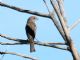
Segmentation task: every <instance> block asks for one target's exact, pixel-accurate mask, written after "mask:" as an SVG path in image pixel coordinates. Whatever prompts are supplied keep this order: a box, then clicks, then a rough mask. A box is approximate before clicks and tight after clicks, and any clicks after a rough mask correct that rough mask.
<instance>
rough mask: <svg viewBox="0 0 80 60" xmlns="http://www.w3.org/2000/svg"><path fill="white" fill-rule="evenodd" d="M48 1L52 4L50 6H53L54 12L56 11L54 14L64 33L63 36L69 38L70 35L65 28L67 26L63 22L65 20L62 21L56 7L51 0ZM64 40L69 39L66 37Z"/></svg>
mask: <svg viewBox="0 0 80 60" xmlns="http://www.w3.org/2000/svg"><path fill="white" fill-rule="evenodd" d="M50 2H51V4H52V6H53V8H54V10H55V12H56V14H57V16H58V19H59V21H60V24H61V26H62V29H63V32H64V34H65V37H66V38H70V36H69V31H68V29H67V27H66V24H65V22H64V19H63V17H62V16H61V14H60V12H59V11H58V9H57V8H56V6H55V4H54V2H53V0H50ZM66 40H69V39H66Z"/></svg>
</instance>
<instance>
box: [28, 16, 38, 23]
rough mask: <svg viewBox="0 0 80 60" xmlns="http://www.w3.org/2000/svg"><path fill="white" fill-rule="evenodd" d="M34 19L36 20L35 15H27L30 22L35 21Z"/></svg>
mask: <svg viewBox="0 0 80 60" xmlns="http://www.w3.org/2000/svg"><path fill="white" fill-rule="evenodd" d="M36 20H38V18H37V17H36V16H31V17H29V21H31V22H35V21H36Z"/></svg>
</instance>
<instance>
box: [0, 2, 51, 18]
mask: <svg viewBox="0 0 80 60" xmlns="http://www.w3.org/2000/svg"><path fill="white" fill-rule="evenodd" d="M0 6H3V7H7V8H10V9H13V10H16V11H19V12H23V13H29V14H33V15H37V16H42V17H47V18H50V16H49V14H43V13H39V12H36V11H31V10H25V9H22V8H19V7H15V6H10V5H8V4H5V3H2V2H0Z"/></svg>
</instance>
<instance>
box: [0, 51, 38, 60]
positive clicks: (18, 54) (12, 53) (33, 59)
mask: <svg viewBox="0 0 80 60" xmlns="http://www.w3.org/2000/svg"><path fill="white" fill-rule="evenodd" d="M0 54H11V55H16V56H20V57H23V58H27V59H32V60H38V59H36V58H33V57H31V56H27V55H24V54H22V53H21V54H20V53H16V52H1V51H0Z"/></svg>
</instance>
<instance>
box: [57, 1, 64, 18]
mask: <svg viewBox="0 0 80 60" xmlns="http://www.w3.org/2000/svg"><path fill="white" fill-rule="evenodd" d="M56 1H57V3H58V6H59V10H60V13H61V15H62V16H63V17H64V5H63V0H56Z"/></svg>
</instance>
